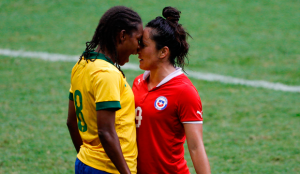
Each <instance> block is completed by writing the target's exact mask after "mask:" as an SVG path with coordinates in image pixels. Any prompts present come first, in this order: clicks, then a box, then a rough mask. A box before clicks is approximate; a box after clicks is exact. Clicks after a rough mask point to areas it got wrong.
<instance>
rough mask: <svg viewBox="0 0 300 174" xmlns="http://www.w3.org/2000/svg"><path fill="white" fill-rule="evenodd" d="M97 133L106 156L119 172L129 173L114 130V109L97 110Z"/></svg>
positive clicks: (122, 173)
mask: <svg viewBox="0 0 300 174" xmlns="http://www.w3.org/2000/svg"><path fill="white" fill-rule="evenodd" d="M97 125H98V135H99V139H100V141H101V144H102V146H103V148H104V150H105V152H106V154H107V156H108V157H109V158H110V159H111V161H112V162H113V163H114V165H115V166H116V168H117V169H118V171H119V172H120V173H121V174H130V170H129V168H128V166H127V163H126V161H125V159H124V156H123V153H122V149H121V146H120V141H119V138H118V135H117V132H116V130H115V111H114V110H99V111H97Z"/></svg>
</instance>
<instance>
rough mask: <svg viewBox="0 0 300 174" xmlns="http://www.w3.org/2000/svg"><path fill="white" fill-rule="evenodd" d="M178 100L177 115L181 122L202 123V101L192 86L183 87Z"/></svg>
mask: <svg viewBox="0 0 300 174" xmlns="http://www.w3.org/2000/svg"><path fill="white" fill-rule="evenodd" d="M180 96H184V97H179V98H180V99H179V101H178V112H179V113H178V115H179V119H180V121H181V122H182V123H202V122H203V118H202V114H203V112H202V103H201V99H200V97H199V94H198V92H197V90H196V88H195V87H194V86H191V85H189V86H187V87H185V88H184V89H183V90H182V92H181V94H180Z"/></svg>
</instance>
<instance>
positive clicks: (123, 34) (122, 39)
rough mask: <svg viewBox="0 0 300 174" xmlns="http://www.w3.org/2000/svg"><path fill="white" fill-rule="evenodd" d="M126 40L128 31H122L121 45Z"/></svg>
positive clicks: (120, 35)
mask: <svg viewBox="0 0 300 174" xmlns="http://www.w3.org/2000/svg"><path fill="white" fill-rule="evenodd" d="M125 40H126V31H125V30H121V31H120V33H119V43H123V42H124V41H125Z"/></svg>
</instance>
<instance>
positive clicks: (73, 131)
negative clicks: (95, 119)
mask: <svg viewBox="0 0 300 174" xmlns="http://www.w3.org/2000/svg"><path fill="white" fill-rule="evenodd" d="M67 126H68V129H69V132H70V135H71V138H72V141H73V144H74V147H75V149H76V151H77V153H78V152H79V149H80V146H81V145H82V139H81V137H80V134H79V130H78V125H77V117H76V111H75V106H74V102H73V101H72V100H69V111H68V119H67Z"/></svg>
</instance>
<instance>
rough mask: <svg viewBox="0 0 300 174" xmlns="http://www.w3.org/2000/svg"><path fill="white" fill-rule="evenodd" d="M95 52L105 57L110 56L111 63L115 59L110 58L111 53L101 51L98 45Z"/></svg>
mask: <svg viewBox="0 0 300 174" xmlns="http://www.w3.org/2000/svg"><path fill="white" fill-rule="evenodd" d="M95 52H97V53H101V54H104V55H105V56H106V57H108V58H110V60H111V61H112V62H113V63H115V59H112V58H111V55H109V54H105V53H104V52H103V51H101V49H100V45H98V46H97V48H96V50H95ZM106 52H107V51H106Z"/></svg>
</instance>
